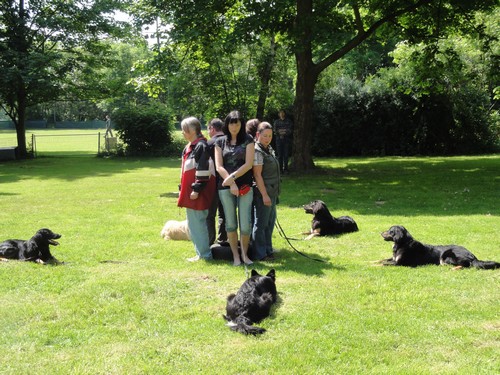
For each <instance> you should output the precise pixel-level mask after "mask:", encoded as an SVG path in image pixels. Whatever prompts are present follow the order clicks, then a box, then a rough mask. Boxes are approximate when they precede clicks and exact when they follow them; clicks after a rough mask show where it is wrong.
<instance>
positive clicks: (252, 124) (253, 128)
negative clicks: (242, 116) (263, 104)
mask: <svg viewBox="0 0 500 375" xmlns="http://www.w3.org/2000/svg"><path fill="white" fill-rule="evenodd" d="M259 124H260V120H259V119H257V118H253V119H251V120H248V121H247V123H246V124H245V131H246V132H247V134H250V135H251V136H252V138H253V139H255V136H256V134H257V126H259Z"/></svg>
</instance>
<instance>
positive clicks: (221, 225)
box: [217, 196, 227, 243]
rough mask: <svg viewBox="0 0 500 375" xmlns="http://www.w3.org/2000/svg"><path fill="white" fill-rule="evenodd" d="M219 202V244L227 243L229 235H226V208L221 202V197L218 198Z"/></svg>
mask: <svg viewBox="0 0 500 375" xmlns="http://www.w3.org/2000/svg"><path fill="white" fill-rule="evenodd" d="M217 200H218V202H219V204H218V208H217V212H218V216H219V229H218V233H219V234H218V236H217V242H219V243H221V242H227V233H226V224H225V222H224V207H223V206H222V202H221V201H220V199H219V197H218V196H217Z"/></svg>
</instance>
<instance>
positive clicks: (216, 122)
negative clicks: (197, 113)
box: [208, 117, 224, 132]
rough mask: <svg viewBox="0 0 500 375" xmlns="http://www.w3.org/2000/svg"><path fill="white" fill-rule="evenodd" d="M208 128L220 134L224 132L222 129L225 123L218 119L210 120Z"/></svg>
mask: <svg viewBox="0 0 500 375" xmlns="http://www.w3.org/2000/svg"><path fill="white" fill-rule="evenodd" d="M208 126H211V127H212V128H214V129H215V130H217V131H218V132H220V131H221V130H222V127H223V126H224V123H223V122H222V120H221V119H220V118H217V117H216V118H213V119H211V120H210V122H209V123H208Z"/></svg>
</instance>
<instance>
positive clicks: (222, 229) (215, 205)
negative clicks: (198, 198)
mask: <svg viewBox="0 0 500 375" xmlns="http://www.w3.org/2000/svg"><path fill="white" fill-rule="evenodd" d="M217 211H218V212H219V215H218V220H217V221H218V224H219V228H218V233H219V236H218V237H217V241H218V242H227V233H226V226H225V224H224V209H223V208H222V203H221V201H220V200H219V194H218V191H215V196H214V199H213V200H212V205H211V206H210V208H209V209H208V216H207V228H208V241H209V243H210V245H212V244H214V243H215V237H216V236H215V214H216V213H217Z"/></svg>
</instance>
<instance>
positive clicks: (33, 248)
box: [0, 228, 61, 264]
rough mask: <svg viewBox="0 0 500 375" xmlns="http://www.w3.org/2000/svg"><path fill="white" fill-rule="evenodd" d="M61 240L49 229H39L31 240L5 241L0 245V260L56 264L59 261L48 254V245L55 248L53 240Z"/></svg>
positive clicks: (55, 244)
mask: <svg viewBox="0 0 500 375" xmlns="http://www.w3.org/2000/svg"><path fill="white" fill-rule="evenodd" d="M59 238H61V235H60V234H58V233H54V232H52V231H51V230H50V229H46V228H43V229H40V230H39V231H38V232H36V233H35V235H34V236H33V237H31V239H29V240H28V241H25V240H7V241H4V242H2V243H0V259H1V258H3V260H6V259H17V260H24V261H31V262H37V263H42V264H45V263H50V264H58V263H59V261H58V260H57V259H56V258H54V256H52V254H51V253H50V249H49V245H54V246H57V245H59V243H58V242H57V241H55V240H57V239H59Z"/></svg>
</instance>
